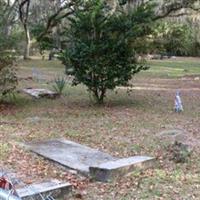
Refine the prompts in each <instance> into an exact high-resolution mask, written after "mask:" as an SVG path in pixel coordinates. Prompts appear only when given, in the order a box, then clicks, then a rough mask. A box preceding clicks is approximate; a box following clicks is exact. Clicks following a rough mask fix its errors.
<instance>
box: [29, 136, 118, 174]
mask: <svg viewBox="0 0 200 200" xmlns="http://www.w3.org/2000/svg"><path fill="white" fill-rule="evenodd" d="M28 146H29V148H30V150H31V151H33V152H35V153H37V154H39V155H41V156H44V157H46V158H48V159H50V160H53V161H55V162H58V163H59V164H61V165H63V166H65V167H68V168H70V169H75V170H78V171H80V172H81V173H84V174H89V167H90V166H93V165H98V164H101V163H104V162H108V161H112V160H117V158H114V157H112V156H110V155H109V154H106V153H103V152H100V151H98V150H96V149H92V148H90V147H87V146H83V145H80V144H77V143H75V142H71V141H68V140H50V141H45V142H36V143H31V144H28Z"/></svg>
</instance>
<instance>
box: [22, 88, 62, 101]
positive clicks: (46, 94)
mask: <svg viewBox="0 0 200 200" xmlns="http://www.w3.org/2000/svg"><path fill="white" fill-rule="evenodd" d="M22 91H23V92H24V93H26V94H28V95H30V96H32V97H34V98H37V99H39V98H50V99H54V98H56V97H58V96H59V95H58V93H56V92H53V91H51V90H48V89H34V88H26V89H23V90H22Z"/></svg>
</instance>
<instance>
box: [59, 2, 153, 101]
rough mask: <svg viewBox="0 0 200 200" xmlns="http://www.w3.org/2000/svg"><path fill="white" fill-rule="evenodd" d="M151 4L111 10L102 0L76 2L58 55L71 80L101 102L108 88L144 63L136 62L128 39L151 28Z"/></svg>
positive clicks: (122, 81)
mask: <svg viewBox="0 0 200 200" xmlns="http://www.w3.org/2000/svg"><path fill="white" fill-rule="evenodd" d="M152 8H153V6H152V5H147V4H146V5H145V6H143V5H142V6H140V7H139V8H138V9H136V10H134V12H126V11H123V9H119V10H117V11H114V12H113V10H111V8H109V6H108V5H107V4H106V1H103V0H96V1H93V0H88V1H83V2H81V6H77V7H76V9H75V13H74V15H73V16H72V17H71V19H70V29H69V30H67V37H68V41H66V43H67V44H68V49H65V51H64V53H63V54H62V55H61V59H62V61H63V63H64V64H65V66H66V73H67V74H69V75H72V76H73V77H74V80H73V84H74V85H77V84H80V83H82V84H84V85H86V86H87V88H88V90H89V91H90V92H91V93H92V94H93V95H94V97H95V99H96V101H97V102H98V103H102V102H103V100H104V97H105V96H106V92H107V90H108V89H111V90H113V89H114V88H115V87H116V86H126V85H128V81H129V80H130V79H131V78H132V76H133V75H134V74H136V73H138V72H140V71H141V70H146V69H147V67H146V66H144V65H141V64H138V63H137V59H136V55H135V51H134V48H133V46H132V40H133V39H137V38H141V37H143V36H145V35H148V34H150V33H151V31H152V19H153V9H152Z"/></svg>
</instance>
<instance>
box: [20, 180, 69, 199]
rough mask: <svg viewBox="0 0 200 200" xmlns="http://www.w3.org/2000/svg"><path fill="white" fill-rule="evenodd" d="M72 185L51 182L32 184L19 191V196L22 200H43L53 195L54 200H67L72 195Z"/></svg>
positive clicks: (55, 181) (56, 181)
mask: <svg viewBox="0 0 200 200" xmlns="http://www.w3.org/2000/svg"><path fill="white" fill-rule="evenodd" d="M71 191H72V185H71V184H70V183H64V182H60V181H58V180H51V181H48V182H43V183H40V184H32V185H29V186H27V187H25V188H20V189H17V194H18V195H19V197H20V198H21V199H22V200H32V199H34V200H37V199H38V200H39V199H40V200H41V195H42V196H43V198H46V197H48V196H49V195H51V196H52V197H54V198H60V199H66V197H67V196H68V195H69V193H71Z"/></svg>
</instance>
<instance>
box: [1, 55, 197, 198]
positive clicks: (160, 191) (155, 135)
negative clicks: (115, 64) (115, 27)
mask: <svg viewBox="0 0 200 200" xmlns="http://www.w3.org/2000/svg"><path fill="white" fill-rule="evenodd" d="M149 65H150V66H151V68H150V70H148V71H145V72H142V73H140V74H138V75H136V76H135V77H134V78H133V81H132V82H133V88H129V89H128V91H127V89H126V88H121V87H120V88H117V89H116V90H115V91H113V92H109V93H108V96H107V98H106V102H105V105H104V106H97V105H94V102H93V101H92V97H91V96H89V95H88V93H87V91H86V88H85V87H84V86H78V87H71V86H70V85H69V84H67V86H66V89H65V91H64V94H63V96H62V97H61V98H57V99H55V100H52V99H33V98H31V97H29V96H27V95H25V94H23V93H18V94H17V95H16V98H15V99H13V100H12V101H13V103H12V104H11V103H4V104H1V105H0V169H1V168H4V169H6V170H8V171H12V172H14V173H16V176H17V177H19V178H21V179H22V180H23V181H25V182H26V183H27V184H30V183H33V182H37V181H40V180H43V179H49V178H57V179H61V180H64V181H68V182H70V183H71V184H72V185H73V186H74V192H73V194H72V196H71V199H76V198H77V199H80V198H82V199H91V200H93V199H105V200H108V199H120V200H121V199H124V200H134V199H139V200H140V199H148V200H156V199H160V200H161V199H165V200H168V199H174V200H184V199H185V200H186V199H200V190H199V188H200V156H199V154H200V148H199V147H200V80H199V77H200V59H197V58H176V59H167V60H154V61H150V63H149ZM17 68H18V75H19V78H20V80H19V85H18V90H20V89H23V88H27V87H33V88H34V87H38V88H48V89H52V85H53V84H54V82H53V80H54V78H55V77H56V76H59V75H60V76H63V72H64V67H63V66H62V65H61V64H60V63H59V62H58V61H41V60H39V59H36V58H35V59H32V60H30V61H26V62H22V61H20V62H19V63H18V66H17ZM33 68H35V69H37V70H38V71H39V77H32V75H33V74H32V71H33ZM68 81H69V82H70V78H69V80H68ZM177 89H180V91H181V97H182V101H183V106H184V112H183V113H175V112H174V111H173V106H174V96H175V92H176V90H177ZM174 129H178V130H180V131H183V132H185V133H186V134H187V138H188V142H189V143H190V145H191V146H192V148H193V151H192V154H191V157H190V158H189V159H188V161H187V162H185V163H175V162H174V161H173V160H172V159H171V152H170V151H169V148H168V145H169V143H168V141H166V140H164V139H163V138H162V137H160V135H159V133H161V132H163V131H168V130H174ZM53 138H65V139H68V140H72V141H74V142H78V143H81V144H84V145H87V146H90V147H92V148H97V149H99V150H101V151H104V152H106V153H110V154H111V155H113V156H117V157H128V156H134V155H148V156H153V157H156V158H157V160H158V162H157V164H156V167H155V168H153V169H148V170H144V171H138V170H135V171H134V172H133V173H131V174H129V175H128V176H124V177H121V178H120V179H118V180H116V181H114V182H112V183H106V184H104V183H98V182H94V181H91V180H90V179H89V178H86V177H83V176H81V175H79V174H77V173H76V172H75V171H73V170H67V169H65V168H63V167H60V166H58V165H57V164H55V163H53V162H51V161H48V160H45V159H43V158H42V157H39V156H37V155H35V154H33V153H30V152H28V151H27V150H25V149H24V148H23V146H21V145H20V144H22V143H24V142H30V141H38V140H45V139H53ZM187 138H186V139H184V140H186V142H187Z"/></svg>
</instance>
